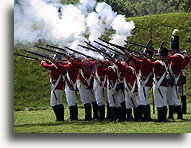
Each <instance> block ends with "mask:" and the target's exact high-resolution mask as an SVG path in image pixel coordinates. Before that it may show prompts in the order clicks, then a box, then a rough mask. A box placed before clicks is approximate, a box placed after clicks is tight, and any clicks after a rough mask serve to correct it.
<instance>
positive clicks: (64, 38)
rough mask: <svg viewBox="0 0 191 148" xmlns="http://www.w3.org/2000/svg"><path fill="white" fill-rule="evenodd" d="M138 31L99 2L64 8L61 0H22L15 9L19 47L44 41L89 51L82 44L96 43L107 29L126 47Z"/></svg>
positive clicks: (91, 0) (87, 1) (86, 1)
mask: <svg viewBox="0 0 191 148" xmlns="http://www.w3.org/2000/svg"><path fill="white" fill-rule="evenodd" d="M134 28H135V25H134V22H133V21H130V22H127V21H126V20H125V16H123V15H120V14H119V15H117V13H116V12H114V11H113V10H112V8H111V6H110V5H108V4H107V3H105V2H98V3H97V2H96V0H80V2H79V3H78V4H75V5H74V4H68V5H63V4H61V3H60V1H59V0H20V1H19V4H18V3H15V7H14V43H15V44H17V43H19V42H24V43H28V42H29V43H35V42H37V41H38V40H39V39H44V40H47V41H50V42H52V43H55V44H58V45H60V46H62V45H65V46H69V47H71V48H75V49H76V50H80V51H86V50H84V49H82V48H80V47H79V46H78V44H83V41H84V40H89V41H90V42H92V43H93V41H94V40H97V39H98V38H99V37H100V36H101V35H103V34H104V32H105V30H106V29H113V30H115V34H113V35H112V36H110V38H111V42H112V43H115V44H119V45H124V44H125V43H124V40H125V39H127V37H129V36H131V31H132V30H133V29H134ZM86 52H87V51H86ZM93 54H95V53H93V52H92V53H90V54H89V55H93Z"/></svg>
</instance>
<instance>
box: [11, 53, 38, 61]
mask: <svg viewBox="0 0 191 148" xmlns="http://www.w3.org/2000/svg"><path fill="white" fill-rule="evenodd" d="M14 55H15V56H20V57H24V58H27V59H32V60H39V58H36V57H32V56H27V55H22V54H19V53H14Z"/></svg>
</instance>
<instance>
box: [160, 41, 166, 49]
mask: <svg viewBox="0 0 191 148" xmlns="http://www.w3.org/2000/svg"><path fill="white" fill-rule="evenodd" d="M164 44H165V42H164V41H163V42H162V43H161V45H160V49H161V48H162V47H163V46H164Z"/></svg>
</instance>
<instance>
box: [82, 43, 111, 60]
mask: <svg viewBox="0 0 191 148" xmlns="http://www.w3.org/2000/svg"><path fill="white" fill-rule="evenodd" d="M85 43H86V44H87V45H89V46H91V47H92V48H94V49H96V50H97V52H98V53H100V54H102V55H105V56H107V57H108V58H113V57H112V56H110V55H109V54H107V53H105V52H104V51H102V50H100V49H99V48H97V47H95V46H93V45H92V44H90V43H88V42H86V41H85Z"/></svg>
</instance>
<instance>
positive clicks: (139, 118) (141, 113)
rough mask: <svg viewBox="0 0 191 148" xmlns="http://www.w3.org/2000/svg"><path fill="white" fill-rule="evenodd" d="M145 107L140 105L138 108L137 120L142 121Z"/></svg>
mask: <svg viewBox="0 0 191 148" xmlns="http://www.w3.org/2000/svg"><path fill="white" fill-rule="evenodd" d="M142 107H143V105H139V106H138V107H137V118H138V120H142V118H143V117H142V115H143V109H142Z"/></svg>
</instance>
